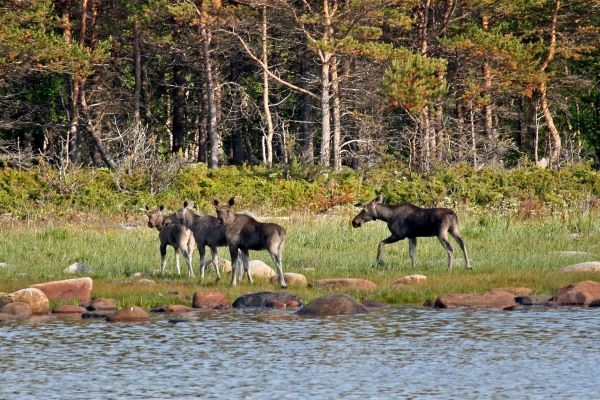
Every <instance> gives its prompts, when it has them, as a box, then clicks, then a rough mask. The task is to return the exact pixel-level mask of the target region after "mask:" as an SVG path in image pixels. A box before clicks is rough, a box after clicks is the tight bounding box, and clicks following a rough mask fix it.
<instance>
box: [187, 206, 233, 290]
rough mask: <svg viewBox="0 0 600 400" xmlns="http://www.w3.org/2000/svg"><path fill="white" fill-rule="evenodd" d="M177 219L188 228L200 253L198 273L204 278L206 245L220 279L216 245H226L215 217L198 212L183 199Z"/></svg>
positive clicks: (221, 228) (219, 224)
mask: <svg viewBox="0 0 600 400" xmlns="http://www.w3.org/2000/svg"><path fill="white" fill-rule="evenodd" d="M177 220H178V222H179V223H180V224H182V225H184V226H185V227H187V228H188V229H190V230H191V231H192V233H193V235H194V239H195V241H196V247H198V252H199V253H200V274H201V277H202V279H204V270H205V269H206V266H207V262H206V246H208V247H209V248H210V252H211V255H212V257H211V263H212V264H213V265H214V267H215V270H216V271H217V280H220V279H221V273H220V272H219V264H218V256H217V246H226V245H227V238H226V237H225V232H224V231H223V227H222V225H221V223H220V222H219V220H218V218H217V217H214V216H212V215H205V214H199V213H197V212H195V211H194V210H193V209H192V208H191V205H190V204H189V203H188V202H187V201H185V202H184V203H183V207H182V208H181V209H180V210H179V211H178V212H177Z"/></svg>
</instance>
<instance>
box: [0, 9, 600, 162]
mask: <svg viewBox="0 0 600 400" xmlns="http://www.w3.org/2000/svg"><path fill="white" fill-rule="evenodd" d="M598 158H600V0H572V1H561V0H315V1H312V0H269V1H264V0H262V1H261V0H241V1H226V0H205V1H200V0H135V1H132V0H2V1H0V163H1V165H2V166H18V167H19V168H23V167H27V166H31V165H35V164H36V163H41V162H43V163H48V164H51V165H55V166H56V167H57V168H61V169H62V168H68V167H70V166H84V167H93V168H97V167H98V168H99V167H103V168H108V169H109V170H119V171H135V170H137V169H145V170H148V169H151V168H163V167H162V166H163V165H165V163H166V162H169V161H170V160H174V159H175V160H185V161H187V162H192V163H204V164H206V166H207V167H208V168H210V169H215V168H219V167H220V166H225V165H244V164H248V165H256V164H264V165H267V166H282V167H284V168H285V167H289V166H290V165H291V164H294V163H295V164H297V165H307V166H313V165H314V166H318V167H320V168H327V169H331V170H339V169H341V168H342V167H350V168H353V169H365V170H368V169H369V168H373V167H376V166H378V165H380V164H382V163H389V162H393V163H398V164H399V165H402V166H405V167H406V168H407V169H408V170H410V171H416V172H420V173H427V172H428V171H431V170H432V169H433V168H436V167H446V166H453V165H458V164H465V165H468V166H472V167H474V168H481V167H488V166H498V167H501V168H511V167H515V166H518V165H522V164H537V165H539V166H542V167H549V168H553V169H560V168H561V166H563V165H565V164H567V163H573V162H579V161H583V160H586V161H590V160H591V161H592V162H595V163H597V162H598Z"/></svg>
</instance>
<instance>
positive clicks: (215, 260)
mask: <svg viewBox="0 0 600 400" xmlns="http://www.w3.org/2000/svg"><path fill="white" fill-rule="evenodd" d="M210 254H211V255H212V257H211V260H210V262H212V264H213V265H214V266H215V271H216V272H217V280H218V281H220V280H221V272H220V271H219V257H218V256H217V246H211V248H210ZM202 277H203V278H204V275H202Z"/></svg>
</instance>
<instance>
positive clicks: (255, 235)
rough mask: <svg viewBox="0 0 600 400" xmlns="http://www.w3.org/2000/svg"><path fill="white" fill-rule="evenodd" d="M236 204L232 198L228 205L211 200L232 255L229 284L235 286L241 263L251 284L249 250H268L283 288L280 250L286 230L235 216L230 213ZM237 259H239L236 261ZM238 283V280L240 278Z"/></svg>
mask: <svg viewBox="0 0 600 400" xmlns="http://www.w3.org/2000/svg"><path fill="white" fill-rule="evenodd" d="M234 203H235V201H234V198H233V197H232V198H230V199H229V201H228V202H227V204H223V205H221V204H219V202H218V201H217V200H213V205H214V206H215V209H216V211H217V218H218V219H219V221H221V223H222V224H223V231H224V232H225V237H226V238H227V245H228V247H229V254H230V255H231V284H232V286H235V285H236V284H237V279H238V276H239V274H240V259H239V258H241V262H242V263H243V265H244V273H245V274H247V275H248V281H249V282H250V283H253V281H252V276H251V275H250V269H249V266H248V263H249V254H248V251H249V250H267V251H268V252H269V254H270V255H271V258H272V259H273V262H274V263H275V266H276V267H277V275H278V278H279V286H280V287H282V288H286V287H287V285H286V284H285V279H284V277H283V268H282V266H281V263H282V256H283V247H284V244H285V234H286V232H285V228H284V227H282V226H281V225H277V224H273V223H268V222H258V221H257V220H255V219H254V218H252V217H251V216H249V215H246V214H237V213H234V212H233V211H231V207H232V206H233V204H234ZM238 255H239V257H238ZM240 280H241V278H240Z"/></svg>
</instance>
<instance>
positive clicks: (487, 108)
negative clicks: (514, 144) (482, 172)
mask: <svg viewBox="0 0 600 400" xmlns="http://www.w3.org/2000/svg"><path fill="white" fill-rule="evenodd" d="M489 23H490V22H489V18H488V16H487V15H485V14H484V15H482V16H481V27H482V29H483V30H487V29H488V28H489ZM481 69H482V73H483V88H484V91H485V95H486V101H485V103H484V104H483V115H484V125H483V132H484V135H485V137H486V138H487V139H488V144H489V145H490V146H492V153H491V154H492V159H491V162H492V164H495V163H496V161H497V154H496V138H495V137H494V136H495V135H494V128H493V126H494V125H493V111H492V97H491V92H492V70H491V67H490V64H489V62H488V60H487V56H486V57H485V58H484V60H483V64H482V66H481Z"/></svg>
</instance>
